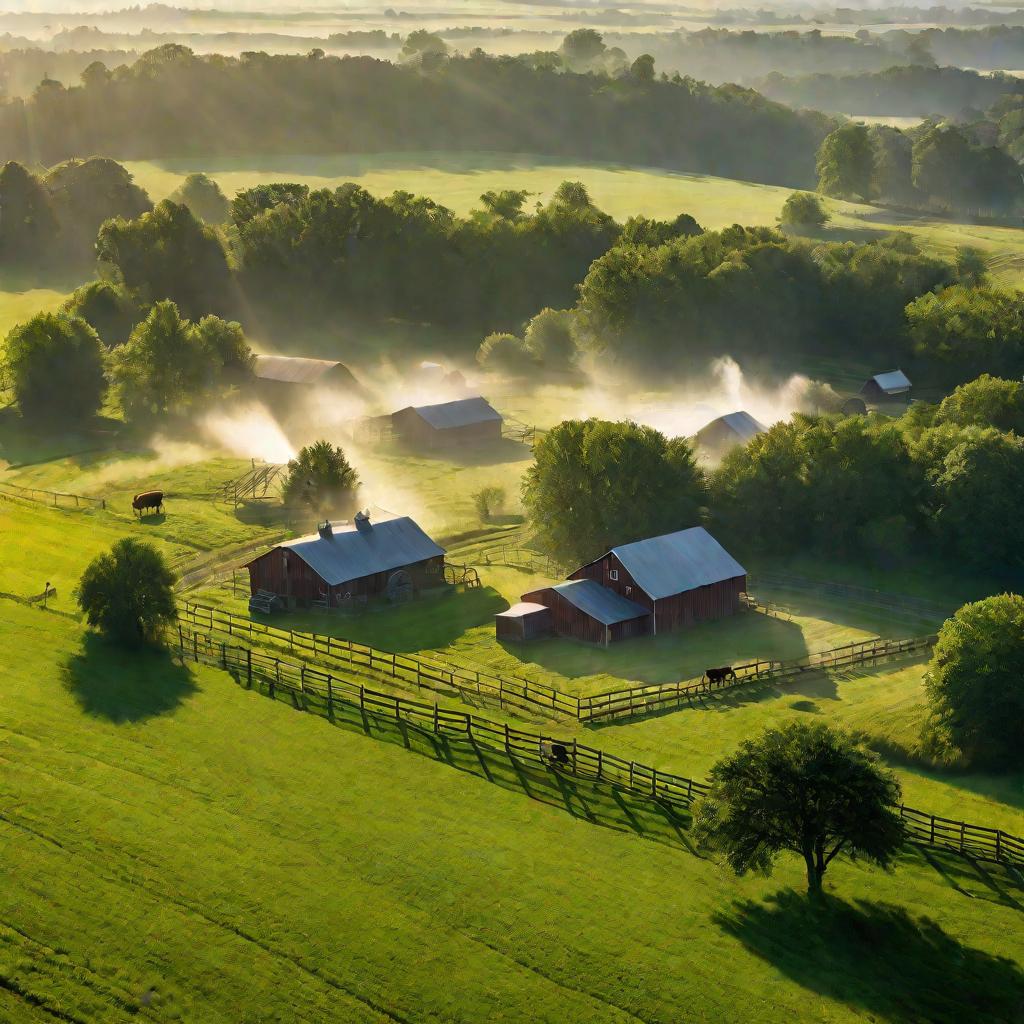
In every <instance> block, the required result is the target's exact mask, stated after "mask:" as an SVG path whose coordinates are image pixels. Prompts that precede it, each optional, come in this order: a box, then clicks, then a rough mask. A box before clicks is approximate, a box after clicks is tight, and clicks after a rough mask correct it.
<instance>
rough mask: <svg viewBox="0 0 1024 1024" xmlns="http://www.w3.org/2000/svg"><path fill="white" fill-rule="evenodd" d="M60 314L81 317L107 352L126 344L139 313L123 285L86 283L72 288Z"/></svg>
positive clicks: (110, 282) (138, 318)
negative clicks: (98, 337) (107, 349)
mask: <svg viewBox="0 0 1024 1024" xmlns="http://www.w3.org/2000/svg"><path fill="white" fill-rule="evenodd" d="M61 310H62V311H63V312H65V313H67V314H68V315H69V316H78V317H81V318H82V319H83V320H84V321H85V322H86V323H88V324H89V325H90V326H91V327H92V329H93V330H94V331H95V332H96V333H97V334H98V335H99V336H100V341H102V342H103V344H104V345H105V346H106V347H107V348H115V347H116V346H118V345H121V344H123V343H124V342H125V341H127V340H128V335H129V334H131V333H132V328H133V327H134V326H135V325H136V324H137V323H138V322H139V320H140V319H141V317H142V311H141V310H140V309H139V307H138V305H136V303H135V302H134V300H133V299H132V297H131V296H130V295H129V294H128V293H127V291H126V290H125V288H124V286H123V285H117V284H114V283H113V282H112V281H90V282H89V283H88V284H83V285H82V286H81V287H79V288H76V289H75V290H74V291H73V292H72V293H71V297H70V298H69V299H68V300H67V301H66V302H65V303H64V305H63V306H62V307H61Z"/></svg>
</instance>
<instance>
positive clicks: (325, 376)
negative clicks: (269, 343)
mask: <svg viewBox="0 0 1024 1024" xmlns="http://www.w3.org/2000/svg"><path fill="white" fill-rule="evenodd" d="M253 375H254V376H255V378H256V388H257V390H258V392H259V393H260V396H261V397H262V398H264V399H265V400H266V401H268V402H271V403H282V402H285V403H287V402H298V401H301V400H302V399H304V398H307V397H308V396H309V394H310V392H311V391H313V390H314V389H318V388H323V389H331V390H337V391H357V390H358V389H359V385H358V383H357V382H356V379H355V377H353V376H352V373H351V371H350V370H349V368H348V367H347V366H345V364H344V363H341V362H339V361H338V360H336V359H306V358H305V357H302V356H257V357H256V362H255V364H254V366H253Z"/></svg>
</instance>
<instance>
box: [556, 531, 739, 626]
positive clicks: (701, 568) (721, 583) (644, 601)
mask: <svg viewBox="0 0 1024 1024" xmlns="http://www.w3.org/2000/svg"><path fill="white" fill-rule="evenodd" d="M570 579H574V580H591V581H593V582H594V583H597V584H599V585H600V586H601V587H603V588H605V589H607V590H610V591H614V592H615V593H616V594H618V595H619V596H620V597H623V598H626V599H628V600H629V601H631V602H633V603H635V604H638V605H640V606H642V607H643V608H644V609H645V610H646V611H648V612H650V615H651V633H654V634H658V633H666V632H668V631H669V630H673V629H679V628H681V627H684V626H690V625H692V624H693V623H695V622H703V621H706V620H708V619H719V618H722V617H723V616H726V615H732V614H733V613H734V612H735V611H737V609H739V607H740V601H741V595H742V594H743V593H744V592H745V591H746V589H747V571H746V569H744V568H743V566H742V565H740V564H739V562H737V561H736V559H734V558H733V557H732V555H730V554H729V553H728V552H727V551H726V550H725V548H723V547H722V545H721V544H719V543H718V541H717V540H715V538H714V537H712V536H711V534H710V533H708V531H707V530H705V529H704V527H702V526H695V527H692V528H691V529H689V530H679V531H678V532H677V533H667V534H665V535H663V536H661V537H651V538H649V539H648V540H639V541H636V542H635V543H633V544H623V545H621V546H620V547H616V548H612V549H611V551H609V552H608V553H607V554H606V555H604V556H603V557H601V558H599V559H597V560H596V561H594V562H591V563H589V564H588V565H584V566H582V567H581V568H579V569H577V570H576V572H574V573H573V574H572V575H571V577H570Z"/></svg>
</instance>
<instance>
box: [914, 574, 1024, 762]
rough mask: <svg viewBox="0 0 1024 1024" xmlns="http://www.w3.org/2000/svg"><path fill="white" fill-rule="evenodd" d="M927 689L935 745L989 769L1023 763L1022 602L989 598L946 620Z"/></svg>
mask: <svg viewBox="0 0 1024 1024" xmlns="http://www.w3.org/2000/svg"><path fill="white" fill-rule="evenodd" d="M925 691H926V692H927V694H928V702H929V704H930V706H931V710H932V716H933V717H932V720H931V721H930V722H929V724H928V729H929V731H930V732H931V738H932V739H933V740H934V741H938V743H939V744H941V745H944V746H946V747H952V748H954V749H955V750H956V751H957V752H959V753H960V754H961V755H963V756H964V757H965V758H966V759H967V760H968V761H971V762H976V763H978V764H983V765H987V766H991V767H993V768H997V769H1004V770H1005V769H1007V768H1012V767H1018V766H1020V765H1022V764H1024V746H1022V745H1021V742H1020V738H1021V736H1022V735H1024V597H1021V596H1019V595H1018V594H999V595H997V596H994V597H988V598H985V600H983V601H976V602H974V603H973V604H965V605H964V606H963V607H962V608H961V609H960V610H959V611H958V612H957V613H956V614H955V615H954V616H953V617H952V618H951V619H947V620H946V621H945V623H944V624H943V625H942V628H941V629H940V630H939V638H938V641H937V643H936V644H935V650H934V653H933V655H932V660H931V664H930V665H929V667H928V672H927V674H926V675H925Z"/></svg>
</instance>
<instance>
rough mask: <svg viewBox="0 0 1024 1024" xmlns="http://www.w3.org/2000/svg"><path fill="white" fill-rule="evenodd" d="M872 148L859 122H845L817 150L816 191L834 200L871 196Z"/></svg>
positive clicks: (873, 163) (873, 160) (872, 173)
mask: <svg viewBox="0 0 1024 1024" xmlns="http://www.w3.org/2000/svg"><path fill="white" fill-rule="evenodd" d="M874 174H875V151H874V147H873V146H872V145H871V139H870V137H869V136H868V130H867V128H865V127H864V125H862V124H844V125H841V126H840V127H839V128H837V129H836V130H835V131H834V132H832V133H831V134H830V135H827V136H826V137H825V141H824V142H822V144H821V148H820V149H819V150H818V191H819V192H823V193H824V194H825V195H827V196H835V197H836V198H837V199H870V198H871V183H872V180H873V178H874Z"/></svg>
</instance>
